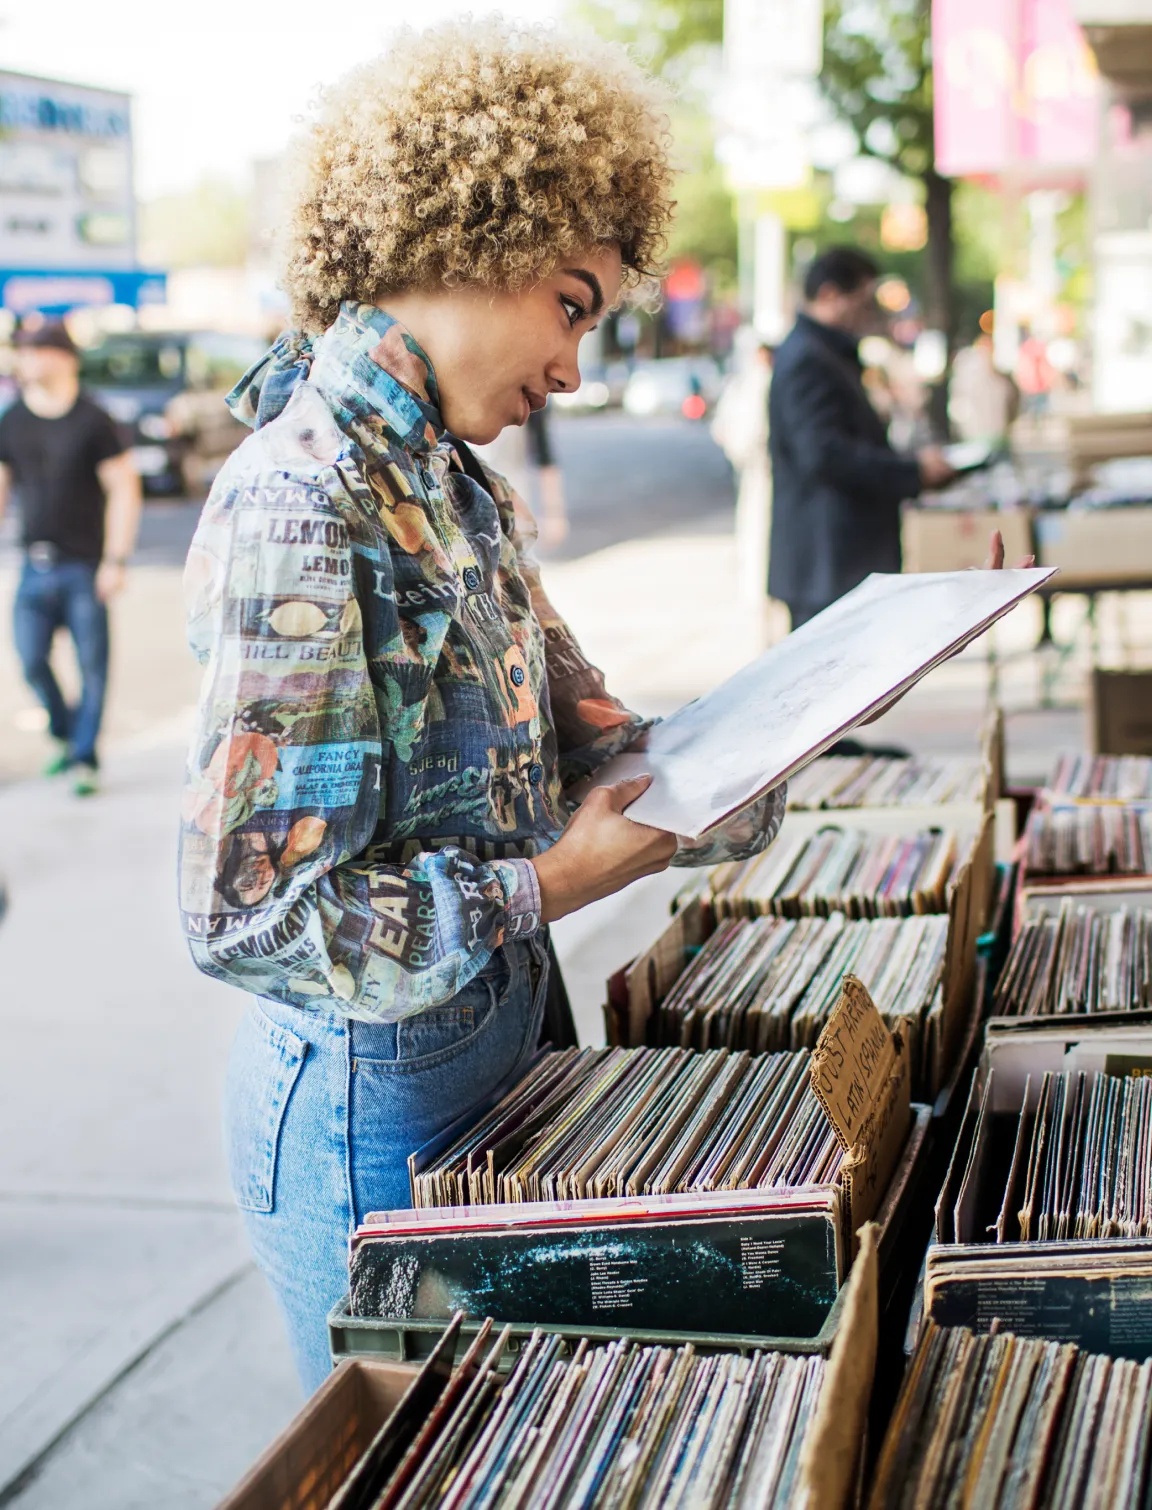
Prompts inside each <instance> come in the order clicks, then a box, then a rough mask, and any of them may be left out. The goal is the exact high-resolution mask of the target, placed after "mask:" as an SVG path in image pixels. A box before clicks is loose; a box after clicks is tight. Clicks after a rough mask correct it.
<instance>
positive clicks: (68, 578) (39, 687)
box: [13, 561, 108, 765]
mask: <svg viewBox="0 0 1152 1510" xmlns="http://www.w3.org/2000/svg"><path fill="white" fill-rule="evenodd" d="M13 619H14V628H15V637H16V653H17V655H18V656H19V657H20V663H21V665H22V666H23V668H24V678H25V680H26V681H27V683H28V685H29V686H30V687H31V688H32V690H33V692H35V694H36V696H37V697H38V698H39V699H40V701H41V702H42V703H43V705H44V707H45V708H46V709H47V711H48V728H49V730H50V732H51V734H52V737H53V739H59V740H63V741H64V742H65V743H67V745H68V747H69V751H70V753H71V756H72V759H73V760H74V761H75V762H77V763H78V764H83V765H95V764H96V739H97V736H98V735H99V733H100V720H101V718H102V717H103V716H104V694H105V691H106V690H107V686H108V610H107V608H106V607H105V606H104V604H103V603H101V601H100V599H99V598H98V597H97V596H96V566H95V564H94V563H92V564H90V563H88V562H86V561H58V562H57V563H56V564H55V565H53V566H36V565H34V564H33V563H32V562H31V561H26V562H25V563H24V571H23V574H22V576H21V578H20V586H19V587H18V588H17V589H16V604H15V609H14V613H13ZM58 629H67V631H68V633H69V634H70V635H71V636H72V641H73V643H74V645H75V646H76V659H77V661H78V662H79V664H80V687H81V690H80V702H79V704H78V706H77V707H75V708H70V707H69V706H68V704H67V703H66V702H65V700H64V694H63V693H62V692H61V690H60V684H59V682H58V681H57V680H56V677H55V675H54V674H53V671H52V666H51V655H52V641H53V638H54V637H55V634H56V631H57V630H58Z"/></svg>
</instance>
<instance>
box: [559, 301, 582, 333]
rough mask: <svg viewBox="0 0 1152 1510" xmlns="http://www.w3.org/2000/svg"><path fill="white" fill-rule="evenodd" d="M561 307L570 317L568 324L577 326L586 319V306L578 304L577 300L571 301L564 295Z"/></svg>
mask: <svg viewBox="0 0 1152 1510" xmlns="http://www.w3.org/2000/svg"><path fill="white" fill-rule="evenodd" d="M560 306H561V308H562V309H563V311H564V313H565V314H566V315H567V316H568V324H569V325H572V326H575V325H578V324H579V323H580V321H581V320H582V319H583V318H584V306H583V305H582V304H577V302H576V300H575V299H569V298H567V297H566V296H565V295H564V294H561V295H560Z"/></svg>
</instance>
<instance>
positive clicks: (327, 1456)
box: [217, 1359, 420, 1510]
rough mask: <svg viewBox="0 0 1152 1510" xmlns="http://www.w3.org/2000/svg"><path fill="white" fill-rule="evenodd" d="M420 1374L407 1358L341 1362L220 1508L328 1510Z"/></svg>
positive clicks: (233, 1509) (223, 1509) (220, 1509)
mask: <svg viewBox="0 0 1152 1510" xmlns="http://www.w3.org/2000/svg"><path fill="white" fill-rule="evenodd" d="M419 1372H420V1370H419V1369H418V1368H415V1367H413V1366H412V1365H409V1364H403V1363H367V1362H365V1361H364V1360H362V1359H353V1360H351V1361H349V1362H348V1363H342V1364H341V1365H340V1367H339V1368H338V1369H336V1370H335V1372H333V1373H332V1374H330V1375H329V1377H328V1378H327V1379H326V1380H325V1381H324V1383H323V1384H322V1385H321V1386H320V1388H319V1389H318V1390H317V1391H316V1393H315V1394H314V1395H313V1396H312V1397H311V1399H310V1400H308V1402H307V1403H306V1404H305V1406H304V1408H303V1410H301V1412H300V1414H299V1415H298V1416H297V1417H296V1418H295V1420H294V1421H292V1423H291V1424H290V1425H289V1426H288V1427H286V1428H285V1430H284V1431H283V1432H281V1434H280V1436H278V1437H277V1438H276V1440H275V1441H274V1442H273V1443H272V1445H271V1446H270V1447H269V1448H268V1449H267V1451H266V1452H264V1453H263V1454H262V1455H261V1457H260V1458H258V1459H257V1461H256V1462H255V1463H254V1464H253V1466H252V1467H251V1468H250V1469H249V1470H248V1472H247V1473H246V1474H245V1475H244V1477H243V1479H241V1481H240V1483H239V1484H237V1485H236V1488H235V1489H233V1491H232V1493H231V1494H229V1495H227V1496H226V1498H224V1499H223V1500H221V1502H220V1504H219V1506H218V1507H217V1510H327V1506H328V1503H329V1501H330V1500H331V1499H332V1497H333V1495H334V1494H335V1493H336V1492H337V1490H338V1489H339V1488H340V1486H341V1484H343V1482H344V1480H345V1479H346V1478H347V1477H348V1475H349V1473H350V1472H351V1471H352V1469H353V1467H354V1466H355V1465H356V1463H357V1462H358V1461H359V1459H360V1456H361V1454H362V1453H363V1452H364V1450H365V1449H366V1448H367V1446H368V1444H369V1443H370V1442H371V1441H372V1438H373V1437H374V1436H375V1435H376V1433H377V1432H378V1431H379V1430H380V1428H381V1426H383V1424H384V1422H385V1421H386V1420H387V1419H388V1417H389V1416H390V1415H391V1414H392V1412H393V1410H394V1409H395V1408H396V1406H397V1405H398V1404H399V1403H400V1398H401V1396H402V1395H403V1394H404V1391H405V1390H406V1389H407V1388H408V1386H409V1385H410V1384H411V1383H412V1381H413V1380H414V1379H415V1378H416V1376H417V1374H418V1373H419Z"/></svg>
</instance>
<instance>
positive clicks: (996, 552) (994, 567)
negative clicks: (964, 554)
mask: <svg viewBox="0 0 1152 1510" xmlns="http://www.w3.org/2000/svg"><path fill="white" fill-rule="evenodd" d="M1003 566H1004V536H1003V535H1002V534H1001V533H1000V531H999V530H993V531H992V539H991V542H990V546H989V552H988V559H987V561H985V563H984V570H985V571H1000V570H1002V568H1003Z"/></svg>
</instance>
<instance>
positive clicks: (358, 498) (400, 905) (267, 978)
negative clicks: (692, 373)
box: [180, 304, 783, 1020]
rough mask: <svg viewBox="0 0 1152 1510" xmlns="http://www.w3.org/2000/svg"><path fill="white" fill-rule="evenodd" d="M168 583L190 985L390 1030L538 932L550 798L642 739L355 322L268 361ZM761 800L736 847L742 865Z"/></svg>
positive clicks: (774, 818) (403, 357) (382, 333)
mask: <svg viewBox="0 0 1152 1510" xmlns="http://www.w3.org/2000/svg"><path fill="white" fill-rule="evenodd" d="M230 402H231V403H232V406H233V409H234V411H235V412H236V413H238V414H239V415H240V416H241V417H242V418H246V419H248V420H249V421H250V422H251V423H253V424H255V425H256V431H255V434H253V435H252V436H250V437H249V438H248V439H247V440H245V442H244V443H243V445H241V446H240V448H239V449H238V450H237V451H236V452H235V453H234V455H233V456H232V457H231V458H230V460H229V461H228V463H227V464H226V465H225V467H224V469H223V470H222V471H221V473H220V475H219V476H218V478H217V479H216V482H215V485H214V486H213V488H212V491H211V493H210V495H209V497H208V501H207V503H206V504H205V507H204V512H203V515H202V518H201V520H200V524H199V527H198V529H197V532H196V536H195V539H194V541H193V544H192V549H191V551H190V554H189V557H188V565H187V568H186V572H185V594H186V599H187V611H188V624H189V637H190V641H191V644H192V647H193V649H194V651H195V652H196V654H197V655H198V657H199V658H200V660H201V661H202V662H203V664H204V666H205V677H204V684H203V689H202V694H201V703H200V711H199V720H198V729H197V733H196V737H195V739H194V742H193V745H192V750H191V753H190V757H189V766H188V776H187V786H186V790H185V801H184V812H183V819H184V822H183V828H182V842H181V867H180V868H181V879H180V884H181V905H182V910H183V914H184V921H185V929H186V933H187V937H188V940H189V944H190V947H191V950H192V954H193V957H194V959H195V961H196V963H197V964H198V965H199V966H200V968H201V969H203V970H205V971H207V972H208V973H209V974H210V975H214V976H217V977H218V978H220V979H223V980H227V981H230V982H232V983H234V984H236V985H239V986H242V987H244V988H245V989H247V990H250V991H253V992H256V993H258V994H260V995H264V996H270V997H273V998H275V999H277V1000H280V1001H283V1002H287V1003H290V1004H292V1005H295V1006H309V1005H315V1004H317V1003H318V1002H319V1001H323V1002H324V1003H325V1005H329V1006H338V1007H340V1008H341V1009H342V1010H344V1011H345V1012H347V1013H348V1014H349V1015H351V1016H357V1017H364V1018H370V1019H385V1020H388V1019H396V1018H400V1017H403V1016H405V1015H408V1014H410V1013H412V1012H415V1011H419V1010H421V1009H422V1008H425V1007H428V1006H433V1005H437V1004H439V1003H442V1002H445V1001H448V1000H449V999H451V997H452V996H454V995H455V994H456V993H457V992H458V991H459V990H460V989H461V988H462V987H463V986H464V985H465V984H466V983H467V982H468V980H469V979H471V978H472V977H473V976H474V975H475V974H476V973H477V971H479V970H480V969H481V968H482V967H483V965H484V964H485V962H486V961H487V960H488V958H489V957H490V955H491V953H492V952H493V950H495V949H496V948H498V947H499V946H500V945H501V943H502V942H503V941H504V940H505V939H512V938H518V937H519V938H523V937H527V936H529V935H530V934H532V933H533V932H535V930H536V929H537V928H538V927H539V924H540V899H539V890H538V887H537V882H536V873H535V869H534V867H533V866H532V864H531V863H530V862H531V856H532V855H534V854H538V853H540V852H541V850H542V849H544V848H547V847H548V845H550V844H551V843H553V842H554V841H555V839H556V838H557V837H558V836H559V834H560V832H561V830H562V829H563V827H564V823H565V821H566V818H567V813H568V809H567V805H566V803H565V800H564V795H563V793H564V788H565V787H566V786H568V785H569V784H570V783H571V782H572V781H574V780H576V779H578V778H579V777H581V776H584V775H586V774H588V773H589V772H590V771H592V770H594V769H595V768H596V767H597V766H598V765H600V764H601V763H602V762H603V761H604V760H606V759H607V758H608V757H609V756H611V755H613V754H615V753H616V752H617V751H619V750H621V749H623V748H625V747H626V746H627V745H628V744H629V743H631V742H632V741H633V740H634V739H635V738H636V737H637V736H638V734H639V733H640V732H641V731H642V730H643V729H644V728H645V727H646V723H645V721H644V720H643V719H640V718H638V717H637V716H636V715H635V714H632V713H630V712H628V710H627V709H626V708H624V707H623V705H622V704H621V703H619V702H618V701H617V700H616V699H615V698H613V697H611V696H609V694H608V693H607V691H606V690H605V688H604V684H603V680H602V678H601V675H600V673H599V672H598V671H597V670H596V669H595V668H594V667H592V666H590V665H589V664H588V662H587V661H586V660H585V658H584V656H583V654H582V653H581V651H580V648H579V646H578V645H577V644H576V641H575V640H574V639H573V637H572V634H571V632H570V631H569V629H568V627H567V625H566V624H565V623H564V622H563V620H562V619H561V618H560V617H559V616H558V615H557V613H556V612H555V610H554V609H553V608H552V605H551V604H550V603H549V601H548V599H547V597H546V596H545V594H544V592H543V589H542V588H541V585H540V579H539V573H538V571H537V569H536V566H535V563H534V560H533V558H532V556H531V553H530V550H529V539H528V536H529V534H530V528H528V529H526V527H525V526H526V524H527V523H530V522H529V521H528V520H527V512H526V510H524V509H523V506H522V505H520V503H519V500H518V499H516V498H515V496H514V495H513V494H512V493H511V491H510V490H509V489H508V487H507V485H506V484H505V483H504V482H503V480H502V479H501V478H499V477H498V476H497V475H496V474H486V475H487V476H488V480H489V488H488V490H485V489H483V488H481V487H480V486H479V484H478V483H477V482H475V481H474V480H473V479H472V478H471V477H469V476H468V475H466V473H465V472H464V471H463V469H462V468H461V466H460V461H459V456H458V455H457V453H456V451H455V449H454V447H453V443H452V440H451V437H449V436H447V435H446V434H445V431H444V425H443V421H442V420H441V418H440V413H439V407H438V396H437V391H436V381H435V376H434V374H433V372H432V369H431V366H430V364H429V363H428V360H427V358H426V357H425V356H424V354H423V352H422V351H421V350H420V348H419V347H418V346H417V344H416V342H415V341H414V340H413V339H412V337H411V336H410V335H408V334H407V333H406V332H405V331H404V330H403V328H402V327H401V326H400V325H399V324H397V323H396V322H395V321H394V320H392V319H391V318H390V317H389V316H388V315H386V314H384V313H382V312H381V311H380V310H378V309H376V308H375V307H374V306H369V305H356V304H346V305H344V306H343V308H342V310H341V312H340V315H339V316H338V318H337V320H336V321H335V323H334V324H333V325H332V327H331V328H330V329H329V330H328V331H327V332H325V334H324V335H323V336H321V337H319V338H318V339H317V340H316V341H315V343H314V344H313V343H311V342H308V341H305V340H303V339H301V338H300V337H298V336H291V335H290V336H286V337H282V338H281V340H280V342H278V343H277V346H276V347H275V348H273V351H272V352H271V353H270V355H269V357H268V358H266V359H265V361H264V362H263V363H262V364H260V365H259V366H258V367H257V368H256V369H254V371H253V373H250V374H249V375H248V377H247V378H246V379H245V380H244V381H243V382H242V383H241V384H240V385H239V386H238V388H237V390H236V392H235V393H234V394H233V396H232V399H231V400H230ZM782 807H783V794H782V793H779V794H773V795H772V798H771V800H770V802H769V803H768V804H767V806H766V807H765V806H763V805H761V807H760V808H758V809H757V810H756V811H755V812H754V813H749V815H747V818H746V820H745V823H744V826H743V831H742V833H741V834H739V835H738V836H737V837H736V839H735V843H731V842H729V843H724V844H722V845H721V846H719V847H715V846H714V847H713V848H712V850H711V851H710V852H709V853H707V854H702V855H694V856H686V857H685V858H687V859H688V860H689V861H692V860H695V859H702V858H704V859H711V858H717V857H721V856H728V855H733V854H743V853H749V852H752V851H753V850H755V849H759V848H761V847H762V846H763V844H764V843H765V842H766V840H767V838H769V837H771V836H772V834H774V832H775V829H776V827H778V825H779V820H780V815H781V812H782Z"/></svg>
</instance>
